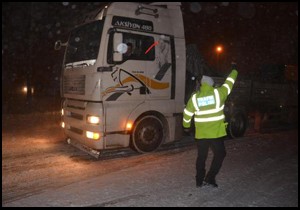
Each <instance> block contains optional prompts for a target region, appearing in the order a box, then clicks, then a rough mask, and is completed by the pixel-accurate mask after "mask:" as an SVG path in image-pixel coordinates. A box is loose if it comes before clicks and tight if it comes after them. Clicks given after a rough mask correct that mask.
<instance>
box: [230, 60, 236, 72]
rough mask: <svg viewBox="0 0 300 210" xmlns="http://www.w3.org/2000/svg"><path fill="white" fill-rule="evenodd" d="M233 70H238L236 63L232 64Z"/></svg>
mask: <svg viewBox="0 0 300 210" xmlns="http://www.w3.org/2000/svg"><path fill="white" fill-rule="evenodd" d="M231 69H235V70H236V69H237V64H236V62H231Z"/></svg>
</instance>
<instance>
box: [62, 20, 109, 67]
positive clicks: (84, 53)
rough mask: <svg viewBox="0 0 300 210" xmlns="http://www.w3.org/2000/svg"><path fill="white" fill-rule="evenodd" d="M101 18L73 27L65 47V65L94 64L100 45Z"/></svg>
mask: <svg viewBox="0 0 300 210" xmlns="http://www.w3.org/2000/svg"><path fill="white" fill-rule="evenodd" d="M102 29H103V20H102V21H95V22H91V23H88V24H86V25H83V26H80V27H78V28H75V29H74V30H73V31H72V32H71V34H70V37H69V41H68V46H67V49H66V57H65V58H66V59H65V65H66V66H68V65H71V66H73V65H74V62H76V63H77V64H81V65H82V64H86V65H91V64H94V63H95V61H96V59H97V56H98V52H99V46H100V40H101V34H102Z"/></svg>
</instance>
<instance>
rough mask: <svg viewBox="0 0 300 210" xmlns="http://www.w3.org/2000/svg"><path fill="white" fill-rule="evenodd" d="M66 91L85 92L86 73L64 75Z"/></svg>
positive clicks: (80, 93) (73, 92) (71, 92)
mask: <svg viewBox="0 0 300 210" xmlns="http://www.w3.org/2000/svg"><path fill="white" fill-rule="evenodd" d="M64 93H66V94H76V95H84V94H85V75H79V76H71V77H68V76H64Z"/></svg>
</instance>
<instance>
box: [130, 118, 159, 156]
mask: <svg viewBox="0 0 300 210" xmlns="http://www.w3.org/2000/svg"><path fill="white" fill-rule="evenodd" d="M132 137H133V139H132V140H133V145H134V147H135V148H136V150H137V151H138V152H140V153H146V152H152V151H154V150H156V149H157V148H158V147H159V146H160V145H161V143H162V142H163V139H164V129H163V124H162V122H161V120H160V119H159V118H157V117H155V116H146V117H144V118H142V119H141V120H139V121H138V122H137V124H136V126H135V129H134V131H133V136H132Z"/></svg>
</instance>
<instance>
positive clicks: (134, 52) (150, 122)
mask: <svg viewBox="0 0 300 210" xmlns="http://www.w3.org/2000/svg"><path fill="white" fill-rule="evenodd" d="M180 6H181V4H180V3H179V2H153V3H150V4H143V3H137V2H132V3H130V2H113V3H110V4H107V5H106V6H104V7H102V8H100V9H99V10H97V11H95V12H92V13H91V14H89V15H87V16H86V18H85V21H84V23H83V24H81V25H79V26H77V27H75V28H74V29H73V30H72V31H71V33H70V35H69V39H68V42H67V43H64V44H62V43H61V42H60V41H57V42H56V44H55V48H56V49H60V47H61V46H66V51H65V55H64V61H63V67H62V78H61V95H62V97H63V105H62V127H63V129H64V132H65V134H66V136H67V141H68V143H70V144H72V145H74V146H76V147H78V148H79V149H81V150H84V151H86V152H88V153H89V154H90V155H92V156H94V157H97V158H98V157H99V156H100V155H101V151H103V150H108V149H116V148H124V147H130V148H132V149H133V150H136V151H137V152H140V153H147V152H152V151H154V150H156V149H157V148H159V146H160V145H162V144H165V143H168V142H172V141H175V140H179V139H181V138H182V112H183V109H184V106H185V98H186V97H189V96H190V95H188V96H186V94H190V91H191V88H188V86H189V85H190V84H191V83H192V82H193V81H189V80H187V81H186V79H189V78H188V77H186V74H187V73H188V71H187V69H188V68H189V66H190V65H189V64H187V62H189V61H187V60H188V56H187V53H188V52H187V51H189V48H187V46H186V44H185V36H184V26H183V18H182V12H181V7H180ZM194 88H195V87H192V89H194ZM226 110H227V113H231V112H233V110H235V109H232V107H230V106H229V108H227V109H225V111H226ZM235 113H236V112H235ZM238 113H242V112H238ZM225 114H226V113H225ZM226 117H227V120H228V121H229V128H230V129H231V132H230V133H231V134H233V135H232V136H233V137H235V136H242V135H243V134H244V131H245V129H246V120H247V119H246V117H245V115H242V114H239V115H234V117H233V118H232V119H233V120H231V119H230V117H231V115H230V114H228V115H227V116H226ZM237 122H239V123H238V124H237Z"/></svg>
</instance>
